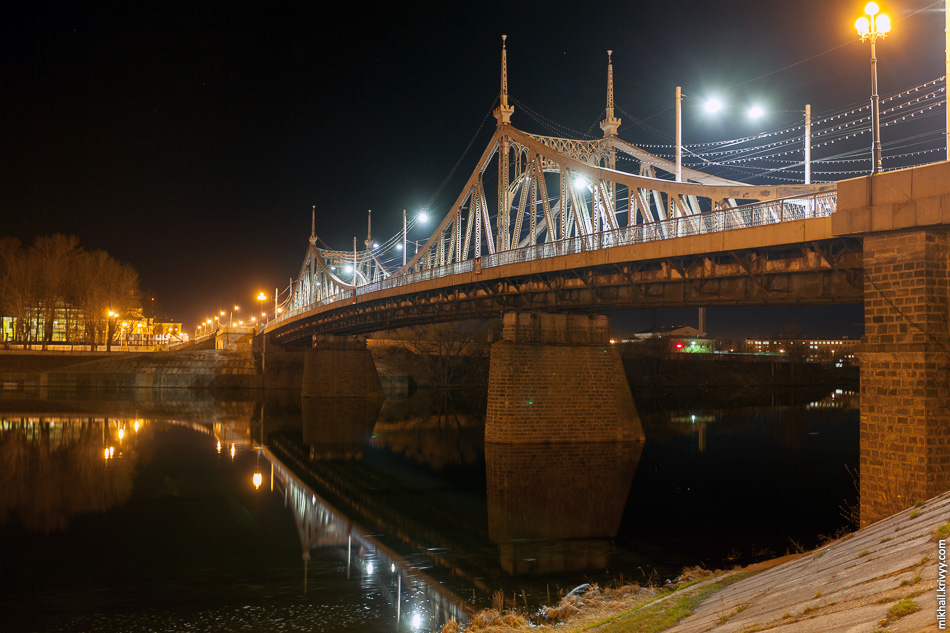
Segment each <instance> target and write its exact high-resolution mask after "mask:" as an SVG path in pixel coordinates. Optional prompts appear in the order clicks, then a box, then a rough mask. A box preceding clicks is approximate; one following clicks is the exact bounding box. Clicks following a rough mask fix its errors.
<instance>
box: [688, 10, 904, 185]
mask: <svg viewBox="0 0 950 633" xmlns="http://www.w3.org/2000/svg"><path fill="white" fill-rule="evenodd" d="M871 4H873V3H871ZM888 24H889V23H888ZM703 107H704V108H705V110H706V112H709V113H716V112H719V111H720V110H722V109H723V108H724V107H725V105H724V104H723V103H722V101H720V100H719V99H717V98H716V97H712V98H710V99H707V100H706V102H705V104H703ZM796 112H801V110H796ZM748 115H749V118H751V119H759V118H761V117H763V116H764V115H765V109H764V108H762V106H760V105H758V104H754V105H752V106H751V107H750V108H749V110H748ZM675 175H676V182H683V89H682V88H681V87H680V86H677V87H676V174H675ZM810 183H811V105H810V104H806V105H805V184H806V185H807V184H810Z"/></svg>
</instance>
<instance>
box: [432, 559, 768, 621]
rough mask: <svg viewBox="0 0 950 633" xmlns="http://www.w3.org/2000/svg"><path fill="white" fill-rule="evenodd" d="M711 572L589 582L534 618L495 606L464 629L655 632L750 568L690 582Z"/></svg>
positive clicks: (689, 612) (746, 575)
mask: <svg viewBox="0 0 950 633" xmlns="http://www.w3.org/2000/svg"><path fill="white" fill-rule="evenodd" d="M718 573H721V572H718ZM715 575H716V574H715V573H713V572H704V573H702V574H701V575H700V576H701V577H693V578H690V579H684V581H683V582H682V584H680V585H679V586H677V587H676V588H674V589H659V590H658V589H654V588H651V587H637V586H635V585H626V586H623V587H619V588H617V589H607V590H601V589H600V588H599V587H597V586H592V587H591V589H590V590H589V591H588V592H587V593H586V594H583V595H569V596H565V597H564V598H562V599H561V600H560V602H559V603H558V604H557V605H555V606H552V607H546V608H544V609H542V610H541V611H540V612H539V615H538V618H536V619H537V620H538V621H536V622H531V621H530V620H529V619H528V618H527V617H525V615H524V614H519V613H516V612H513V611H508V612H506V613H502V612H500V611H499V610H498V609H494V608H493V609H485V610H483V611H479V612H478V613H476V614H475V615H474V616H473V617H472V620H471V622H470V623H469V625H468V627H466V629H465V631H466V633H468V632H473V633H474V632H476V631H477V632H479V633H504V632H507V631H512V630H521V629H526V628H531V629H534V630H536V631H553V630H557V631H559V632H561V633H582V632H584V631H590V630H592V629H597V631H598V633H620V632H621V631H637V632H638V633H640V632H644V633H657V632H659V631H663V630H665V629H667V628H669V627H671V626H673V625H674V624H676V623H677V622H679V621H680V620H682V619H683V618H685V617H686V616H688V615H690V614H691V613H693V612H694V611H695V610H696V608H697V607H698V606H699V605H700V604H701V603H702V602H703V600H705V599H706V598H708V597H709V596H710V595H712V594H713V593H716V592H717V591H720V590H721V589H723V588H725V587H728V586H729V585H731V584H733V583H735V582H738V581H739V580H742V579H743V578H747V577H749V576H751V575H752V572H739V573H733V574H730V575H726V576H721V577H720V578H719V579H717V580H715V581H713V582H710V583H709V584H705V585H701V586H698V587H694V585H696V584H697V583H700V582H703V581H704V580H706V579H709V578H713V577H715ZM532 619H535V618H532ZM459 630H460V628H459V627H458V625H457V624H456V623H455V622H449V623H448V624H447V625H446V626H445V627H444V628H443V629H442V631H443V633H456V632H457V631H459Z"/></svg>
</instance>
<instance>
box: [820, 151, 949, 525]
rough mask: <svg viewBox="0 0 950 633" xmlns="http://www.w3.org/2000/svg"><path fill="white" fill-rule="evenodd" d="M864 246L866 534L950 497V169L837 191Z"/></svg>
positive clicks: (837, 221)
mask: <svg viewBox="0 0 950 633" xmlns="http://www.w3.org/2000/svg"><path fill="white" fill-rule="evenodd" d="M832 228H833V232H834V233H835V234H836V235H840V236H858V237H861V239H862V240H863V242H864V275H865V281H864V328H865V335H864V339H863V340H862V344H861V347H860V349H859V353H858V356H859V360H860V363H861V466H860V481H861V524H862V525H867V524H868V523H872V522H874V521H876V520H878V519H881V518H884V517H886V516H889V515H891V514H893V513H894V512H897V511H899V510H902V509H904V508H906V507H908V506H910V505H913V504H914V503H915V502H916V501H919V500H924V499H928V498H930V497H933V496H935V495H937V494H940V493H942V492H944V491H946V490H950V326H948V320H950V312H948V308H950V234H948V231H950V163H938V164H936V165H928V166H926V167H919V168H914V169H906V170H902V171H895V172H888V173H884V174H878V175H875V176H867V177H863V178H856V179H853V180H848V181H844V182H841V183H839V185H838V211H837V213H835V214H834V215H833V216H832Z"/></svg>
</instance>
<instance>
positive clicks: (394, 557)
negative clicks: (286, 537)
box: [262, 447, 471, 631]
mask: <svg viewBox="0 0 950 633" xmlns="http://www.w3.org/2000/svg"><path fill="white" fill-rule="evenodd" d="M262 454H263V455H264V456H265V457H266V459H267V460H268V461H269V462H270V464H271V476H272V478H273V479H274V483H276V484H277V486H276V487H274V488H272V489H274V490H278V491H279V493H280V494H281V495H282V496H283V497H284V502H285V504H286V505H289V506H290V507H292V508H293V509H294V514H295V518H296V520H297V528H298V533H299V535H300V537H301V546H302V548H303V560H304V591H306V586H307V561H309V558H310V557H309V553H310V550H311V549H312V548H314V547H318V546H320V545H321V544H322V545H323V546H331V547H332V546H342V547H343V548H344V549H343V554H344V557H345V560H346V577H347V578H349V577H350V569H351V561H352V564H353V565H354V566H355V568H356V569H357V570H359V569H362V570H363V573H362V583H364V584H363V588H364V589H365V590H373V589H372V588H375V591H379V592H381V594H382V595H383V596H385V597H386V598H387V600H389V602H390V604H392V605H393V606H394V607H395V611H396V613H395V616H396V630H413V631H418V630H427V627H428V626H429V625H432V624H433V622H436V621H438V622H437V624H439V625H441V623H442V622H445V621H448V620H449V619H451V618H454V619H455V620H456V621H458V622H465V621H467V620H468V619H469V617H470V615H471V612H470V610H469V608H468V605H467V603H466V602H465V601H464V600H462V599H461V598H460V597H459V596H457V595H455V594H454V593H452V591H451V590H449V589H446V588H445V587H443V586H442V585H441V584H440V583H439V582H438V581H436V580H435V579H434V578H432V577H431V576H429V575H428V574H427V573H426V572H424V571H423V570H422V569H420V568H419V567H417V566H415V565H413V564H411V563H410V562H409V561H407V560H406V559H404V558H402V557H401V556H400V555H399V554H397V553H396V552H395V551H393V550H391V549H389V548H388V547H387V546H386V545H384V544H383V543H380V542H379V541H377V540H376V539H375V538H374V537H372V536H370V535H369V534H366V533H365V532H364V531H363V529H362V528H360V527H359V526H357V525H355V524H354V523H353V522H352V521H351V520H350V519H349V518H348V517H347V516H345V515H343V514H341V513H340V512H339V511H338V510H336V509H335V508H333V507H332V506H330V505H329V504H328V503H327V502H326V501H325V500H324V499H322V498H320V497H317V496H316V494H315V492H314V491H313V490H312V489H310V488H309V487H308V486H307V485H306V484H304V483H303V482H301V481H300V480H299V479H298V478H297V476H296V475H295V474H294V473H293V472H292V471H290V470H289V469H287V467H286V466H285V465H284V464H283V463H281V462H280V461H279V460H278V459H276V458H275V456H274V455H273V453H271V452H270V451H269V450H268V449H267V448H266V447H264V448H262ZM309 535H313V536H314V537H316V536H318V535H319V537H318V538H311V536H309ZM387 562H388V563H389V569H390V571H391V572H392V575H390V574H376V573H375V572H376V571H380V570H381V569H385V565H386V563H387ZM377 563H378V564H379V566H380V569H379V570H378V569H377V568H376V567H377ZM397 563H399V564H398V565H397ZM424 623H426V624H424ZM433 630H439V627H438V626H437V627H436V628H434V629H433Z"/></svg>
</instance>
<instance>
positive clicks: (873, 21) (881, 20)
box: [854, 2, 891, 175]
mask: <svg viewBox="0 0 950 633" xmlns="http://www.w3.org/2000/svg"><path fill="white" fill-rule="evenodd" d="M879 11H880V7H878V6H877V3H876V2H868V3H867V4H866V5H864V13H865V14H867V17H865V16H863V15H862V16H861V17H860V18H858V19H857V21H856V22H855V23H854V28H855V29H857V31H858V35H860V36H861V41H862V42H863V41H864V40H870V41H871V121H872V124H871V151H872V154H873V157H872V164H871V175H874V174H877V173H880V171H881V111H880V106H879V103H878V95H877V54H876V53H875V49H874V43H875V42H876V41H877V38H879V37H884V36H885V35H887V34H888V33H889V32H890V30H891V19H890V18H889V17H887V15H885V14H884V13H879Z"/></svg>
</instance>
